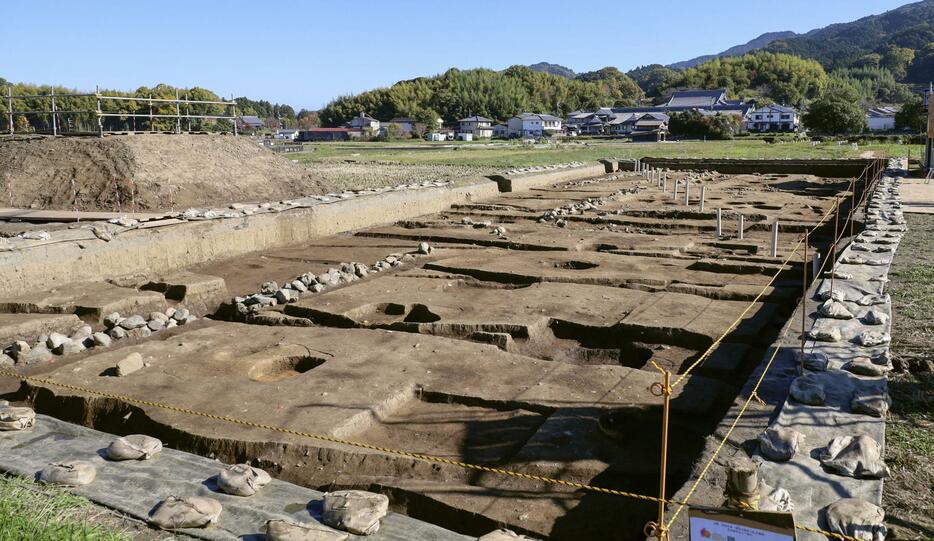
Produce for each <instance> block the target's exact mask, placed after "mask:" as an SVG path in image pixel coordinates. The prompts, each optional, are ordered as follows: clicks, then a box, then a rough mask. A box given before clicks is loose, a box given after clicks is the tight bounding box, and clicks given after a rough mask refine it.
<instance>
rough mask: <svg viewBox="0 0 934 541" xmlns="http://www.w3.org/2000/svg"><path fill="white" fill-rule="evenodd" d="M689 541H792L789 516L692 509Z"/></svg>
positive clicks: (792, 529) (791, 520)
mask: <svg viewBox="0 0 934 541" xmlns="http://www.w3.org/2000/svg"><path fill="white" fill-rule="evenodd" d="M688 522H689V524H690V530H691V531H690V540H691V541H794V540H795V519H794V516H793V515H792V514H791V513H770V512H763V511H740V510H737V509H714V508H703V507H692V508H691V510H690V512H689V513H688Z"/></svg>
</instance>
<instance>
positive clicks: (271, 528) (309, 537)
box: [266, 519, 350, 541]
mask: <svg viewBox="0 0 934 541" xmlns="http://www.w3.org/2000/svg"><path fill="white" fill-rule="evenodd" d="M349 537H350V536H349V535H347V534H346V533H344V532H339V531H337V530H334V529H331V528H328V527H327V526H325V525H323V524H318V523H317V522H304V523H298V522H292V521H290V520H279V519H274V520H269V521H266V541H345V540H346V539H347V538H349Z"/></svg>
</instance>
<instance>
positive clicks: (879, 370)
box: [843, 357, 892, 376]
mask: <svg viewBox="0 0 934 541" xmlns="http://www.w3.org/2000/svg"><path fill="white" fill-rule="evenodd" d="M843 369H844V370H846V371H847V372H850V373H853V374H857V375H859V376H884V375H885V373H886V372H888V371H889V370H891V369H892V367H891V366H887V365H882V364H876V363H874V362H872V360H871V359H870V358H869V357H857V358H855V359H853V360H852V361H850V362H848V363H846V364H845V365H843Z"/></svg>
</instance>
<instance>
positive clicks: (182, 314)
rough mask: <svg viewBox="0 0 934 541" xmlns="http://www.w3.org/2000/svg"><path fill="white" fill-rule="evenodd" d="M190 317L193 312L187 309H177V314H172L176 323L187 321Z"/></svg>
mask: <svg viewBox="0 0 934 541" xmlns="http://www.w3.org/2000/svg"><path fill="white" fill-rule="evenodd" d="M190 315H191V312H189V311H188V309H187V308H176V309H175V313H174V314H172V319H174V320H175V321H185V320H186V319H188V316H190Z"/></svg>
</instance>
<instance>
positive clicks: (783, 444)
mask: <svg viewBox="0 0 934 541" xmlns="http://www.w3.org/2000/svg"><path fill="white" fill-rule="evenodd" d="M758 440H759V453H761V454H762V456H764V457H765V458H767V459H769V460H774V461H777V462H784V461H787V460H791V458H792V457H793V456H795V453H796V452H798V446H799V445H800V444H801V442H802V441H804V434H802V433H800V432H798V431H797V430H793V429H791V428H785V427H781V426H779V427H771V426H770V427H768V428H766V429H765V431H764V432H763V433H761V434H759V438H758Z"/></svg>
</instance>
